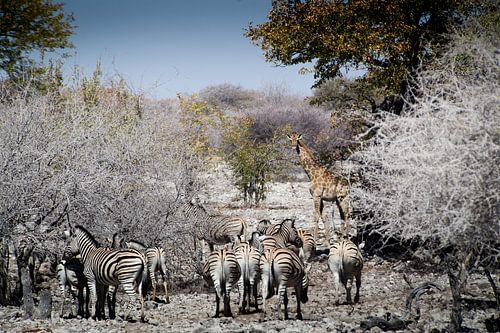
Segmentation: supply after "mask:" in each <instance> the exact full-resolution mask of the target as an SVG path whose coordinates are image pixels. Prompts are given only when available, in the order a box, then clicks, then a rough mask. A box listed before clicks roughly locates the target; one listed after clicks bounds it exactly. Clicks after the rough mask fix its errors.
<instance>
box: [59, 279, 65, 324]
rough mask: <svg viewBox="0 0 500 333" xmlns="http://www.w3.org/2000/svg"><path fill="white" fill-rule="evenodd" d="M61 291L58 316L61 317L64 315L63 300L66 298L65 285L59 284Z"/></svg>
mask: <svg viewBox="0 0 500 333" xmlns="http://www.w3.org/2000/svg"><path fill="white" fill-rule="evenodd" d="M61 291H62V296H63V297H62V302H61V303H62V304H61V314H60V317H61V318H62V317H63V315H64V301H65V300H66V287H64V286H61Z"/></svg>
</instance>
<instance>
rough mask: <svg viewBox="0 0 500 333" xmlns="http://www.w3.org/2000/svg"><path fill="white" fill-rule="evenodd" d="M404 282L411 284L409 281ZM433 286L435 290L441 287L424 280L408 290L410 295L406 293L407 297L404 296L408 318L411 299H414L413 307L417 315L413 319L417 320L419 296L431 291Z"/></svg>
mask: <svg viewBox="0 0 500 333" xmlns="http://www.w3.org/2000/svg"><path fill="white" fill-rule="evenodd" d="M405 281H406V279H405ZM406 282H407V283H408V284H409V285H410V286H411V283H410V282H409V281H406ZM434 288H435V289H437V290H441V288H440V287H439V286H438V285H436V284H435V283H432V282H425V283H423V284H421V285H420V286H418V287H416V288H413V290H412V291H411V292H410V295H408V297H407V298H406V311H407V318H410V316H411V304H412V302H413V299H415V309H416V312H417V315H416V316H415V318H414V319H415V321H418V320H419V319H420V296H422V295H424V294H426V293H428V292H430V291H432V290H433V289H434Z"/></svg>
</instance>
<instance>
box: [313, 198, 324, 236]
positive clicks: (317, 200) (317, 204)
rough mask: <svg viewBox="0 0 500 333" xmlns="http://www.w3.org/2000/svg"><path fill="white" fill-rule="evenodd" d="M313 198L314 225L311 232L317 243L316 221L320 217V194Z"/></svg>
mask: <svg viewBox="0 0 500 333" xmlns="http://www.w3.org/2000/svg"><path fill="white" fill-rule="evenodd" d="M313 200H314V226H313V233H314V235H313V236H314V241H315V242H316V244H317V243H318V239H319V237H318V222H319V219H320V218H321V205H322V203H321V197H320V196H315V197H314V198H313Z"/></svg>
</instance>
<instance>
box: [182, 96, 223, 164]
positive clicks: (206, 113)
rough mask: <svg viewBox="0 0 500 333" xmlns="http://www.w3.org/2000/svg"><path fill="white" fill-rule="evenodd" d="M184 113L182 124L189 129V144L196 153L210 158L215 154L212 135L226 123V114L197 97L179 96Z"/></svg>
mask: <svg viewBox="0 0 500 333" xmlns="http://www.w3.org/2000/svg"><path fill="white" fill-rule="evenodd" d="M177 98H178V99H179V104H180V107H181V111H182V116H181V123H182V124H183V125H184V126H186V127H187V128H189V129H190V130H189V135H190V136H191V137H190V138H189V142H190V145H191V148H192V150H193V152H194V153H196V154H200V155H204V156H208V155H210V154H213V153H214V149H213V148H214V147H213V145H212V144H211V142H210V141H211V137H210V134H211V132H212V131H213V130H214V129H217V128H218V127H219V126H220V125H221V124H222V123H224V122H225V116H224V114H223V113H222V112H221V111H220V110H219V109H218V108H216V107H215V106H213V105H211V104H210V103H209V102H206V101H203V100H200V99H198V97H197V96H196V95H192V96H188V97H182V96H181V95H177Z"/></svg>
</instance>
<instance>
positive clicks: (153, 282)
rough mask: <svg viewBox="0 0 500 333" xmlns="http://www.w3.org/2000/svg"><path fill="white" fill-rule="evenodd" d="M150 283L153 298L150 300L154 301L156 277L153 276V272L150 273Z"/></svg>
mask: <svg viewBox="0 0 500 333" xmlns="http://www.w3.org/2000/svg"><path fill="white" fill-rule="evenodd" d="M150 278H151V285H152V286H153V298H152V300H153V301H156V277H155V273H154V272H153V273H151V276H150Z"/></svg>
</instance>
